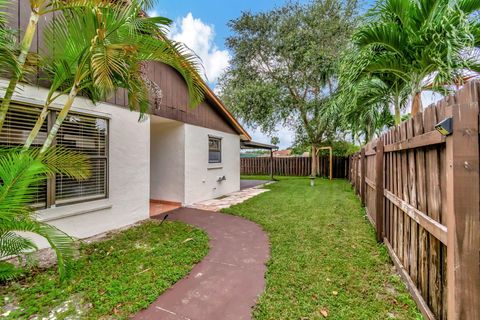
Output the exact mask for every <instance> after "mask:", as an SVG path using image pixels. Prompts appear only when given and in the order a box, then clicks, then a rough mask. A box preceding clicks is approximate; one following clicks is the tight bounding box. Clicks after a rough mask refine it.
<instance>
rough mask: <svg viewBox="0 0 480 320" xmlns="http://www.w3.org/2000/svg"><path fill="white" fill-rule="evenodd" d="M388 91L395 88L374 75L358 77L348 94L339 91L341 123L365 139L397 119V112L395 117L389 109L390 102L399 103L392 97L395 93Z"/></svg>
mask: <svg viewBox="0 0 480 320" xmlns="http://www.w3.org/2000/svg"><path fill="white" fill-rule="evenodd" d="M392 91H393V92H395V89H393V88H392V87H391V85H389V84H387V83H385V82H384V81H382V80H381V79H379V78H376V77H373V78H364V79H362V80H361V81H359V82H358V83H357V84H356V86H355V87H353V88H352V90H350V91H348V94H345V93H344V94H342V100H341V103H342V105H343V106H344V109H343V125H344V127H345V128H346V129H348V130H350V131H351V133H352V135H353V136H359V135H361V136H363V137H364V140H365V141H366V142H368V141H370V140H371V139H372V138H373V137H374V135H376V134H379V133H380V132H381V131H382V130H383V129H384V128H385V127H389V126H391V125H393V124H394V123H397V122H398V123H399V122H400V120H396V118H397V117H400V114H399V112H395V117H393V116H392V114H391V112H390V106H391V105H399V104H401V102H400V101H395V99H396V97H397V96H396V95H392V94H391V92H392ZM395 110H397V108H395Z"/></svg>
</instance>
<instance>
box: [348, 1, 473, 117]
mask: <svg viewBox="0 0 480 320" xmlns="http://www.w3.org/2000/svg"><path fill="white" fill-rule="evenodd" d="M479 10H480V2H479V1H477V0H455V1H448V0H419V1H413V0H380V1H378V2H377V3H376V5H375V7H374V8H373V9H372V10H371V12H370V13H369V15H368V22H367V23H366V24H365V25H364V26H362V27H361V28H360V29H359V30H358V32H357V33H356V34H355V36H354V41H355V43H356V45H357V46H358V48H359V49H360V50H361V52H368V53H369V54H368V59H367V60H368V61H366V63H364V65H363V66H362V68H361V70H360V71H361V72H363V73H367V74H370V75H374V76H375V77H378V78H379V79H380V80H382V81H384V82H386V83H387V84H389V83H391V82H392V79H394V82H396V83H397V84H398V85H399V86H397V88H400V90H403V88H406V89H407V90H408V95H409V96H410V100H411V103H412V104H411V113H412V115H415V114H416V113H418V112H420V111H421V110H422V101H421V93H422V91H425V90H431V91H440V92H446V89H445V86H447V85H461V84H462V83H463V81H464V79H465V76H466V71H468V70H470V71H474V72H478V71H480V64H479V60H478V51H477V49H476V46H478V43H479V37H480V32H479V22H478V12H479ZM391 91H392V92H393V88H392V90H391ZM395 95H396V96H397V97H398V93H395ZM396 110H398V108H397V109H396ZM399 118H400V117H399V114H398V115H397V116H396V119H397V121H398V120H399Z"/></svg>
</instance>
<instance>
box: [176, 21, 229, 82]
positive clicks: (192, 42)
mask: <svg viewBox="0 0 480 320" xmlns="http://www.w3.org/2000/svg"><path fill="white" fill-rule="evenodd" d="M170 38H171V39H173V40H175V41H178V42H182V43H184V44H185V45H186V46H188V47H189V48H190V49H191V50H193V51H194V52H195V53H196V54H197V55H198V56H199V57H200V58H201V59H202V64H203V67H204V68H205V73H206V77H207V80H208V81H209V82H211V83H215V82H216V81H217V80H218V77H219V76H220V75H221V74H222V73H223V72H224V71H225V69H226V68H227V67H228V66H229V64H230V54H229V52H228V51H227V50H220V49H219V48H218V47H217V46H216V45H215V42H214V39H215V30H214V27H213V25H208V24H205V23H204V22H203V21H202V20H200V19H196V18H194V17H193V15H192V13H191V12H190V13H188V14H187V15H186V16H185V17H183V18H181V19H178V20H177V21H176V22H175V23H174V24H173V26H172V29H171V31H170Z"/></svg>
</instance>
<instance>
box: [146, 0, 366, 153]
mask: <svg viewBox="0 0 480 320" xmlns="http://www.w3.org/2000/svg"><path fill="white" fill-rule="evenodd" d="M308 1H309V0H300V2H305V3H306V2H308ZM373 1H374V0H364V1H361V0H360V2H361V3H362V5H361V7H362V8H363V9H364V8H368V7H369V6H370V5H371V4H372V3H373ZM285 3H287V0H243V1H242V0H234V1H232V0H230V1H228V0H227V1H225V0H203V1H198V0H159V2H158V4H157V5H156V7H155V8H154V9H152V10H151V11H149V14H150V15H151V16H164V17H168V18H170V19H172V20H174V21H175V23H174V24H173V27H172V29H171V34H170V37H171V38H172V39H174V40H176V41H180V42H183V43H185V44H186V45H187V46H188V47H189V48H191V49H192V50H193V51H195V52H196V53H197V55H198V56H199V57H200V58H201V59H202V64H203V66H204V69H205V77H206V80H207V82H208V83H209V85H210V86H211V87H212V88H213V89H214V90H215V84H216V81H217V79H218V77H219V76H220V75H221V74H222V73H223V71H224V70H225V69H226V68H227V67H228V65H229V59H230V57H231V53H230V52H229V51H228V50H227V49H226V47H225V39H226V38H227V37H228V36H229V35H230V30H229V28H228V26H227V24H228V22H229V21H230V20H232V19H235V18H237V17H239V16H240V14H241V12H242V11H251V12H260V11H266V10H270V9H272V8H275V7H278V6H281V5H283V4H285ZM246 129H247V130H248V132H249V133H250V135H251V136H252V138H253V139H254V140H255V141H258V142H263V143H270V139H271V137H270V136H267V135H265V134H263V133H261V132H260V131H259V130H256V129H253V128H246ZM274 135H275V136H278V137H279V138H280V148H282V149H284V148H288V147H290V146H291V145H292V143H293V142H294V134H293V132H292V131H291V130H289V129H288V128H285V127H281V126H279V127H278V128H277V132H276V133H275V134H274Z"/></svg>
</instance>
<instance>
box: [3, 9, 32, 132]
mask: <svg viewBox="0 0 480 320" xmlns="http://www.w3.org/2000/svg"><path fill="white" fill-rule="evenodd" d="M38 18H39V15H38V13H37V12H35V11H32V12H31V13H30V20H29V22H28V26H27V29H26V30H25V35H24V36H23V39H22V42H21V43H20V54H19V55H18V58H17V61H18V64H19V67H20V70H21V71H20V72H22V68H23V66H24V65H25V61H26V60H27V55H28V53H29V51H30V47H31V46H32V41H33V36H34V35H35V31H36V30H37V23H38ZM18 80H20V76H19V75H13V76H12V78H11V79H10V83H9V84H8V87H7V90H6V91H5V96H4V97H3V100H2V104H1V105H0V132H1V131H2V127H3V123H4V122H5V117H6V116H7V112H8V108H9V107H10V102H11V101H12V97H13V93H14V92H15V88H16V87H17V84H18Z"/></svg>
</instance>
